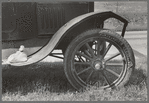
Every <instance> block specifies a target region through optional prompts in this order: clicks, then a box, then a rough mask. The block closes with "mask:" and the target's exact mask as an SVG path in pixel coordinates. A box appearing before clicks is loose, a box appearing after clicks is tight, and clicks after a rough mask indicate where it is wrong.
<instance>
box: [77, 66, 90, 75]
mask: <svg viewBox="0 0 149 103" xmlns="http://www.w3.org/2000/svg"><path fill="white" fill-rule="evenodd" d="M89 69H91V67H88V68H86V69H84V70H82V71H80V72H79V73H77V75H80V74H82V73H84V72H85V71H88V70H89Z"/></svg>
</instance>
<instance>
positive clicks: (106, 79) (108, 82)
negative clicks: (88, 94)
mask: <svg viewBox="0 0 149 103" xmlns="http://www.w3.org/2000/svg"><path fill="white" fill-rule="evenodd" d="M102 75H103V77H104V79H105V81H106V82H107V84H108V85H110V81H109V80H108V78H107V76H106V75H105V73H104V71H102Z"/></svg>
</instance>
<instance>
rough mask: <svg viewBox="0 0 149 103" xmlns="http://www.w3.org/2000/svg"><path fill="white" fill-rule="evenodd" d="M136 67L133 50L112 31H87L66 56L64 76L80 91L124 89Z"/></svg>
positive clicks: (69, 49)
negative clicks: (96, 88)
mask: <svg viewBox="0 0 149 103" xmlns="http://www.w3.org/2000/svg"><path fill="white" fill-rule="evenodd" d="M103 48H104V50H103ZM134 67H135V59H134V53H133V50H132V48H131V46H130V45H129V44H128V42H127V41H126V40H125V39H124V38H123V37H122V36H120V35H119V34H117V33H115V32H113V31H111V30H101V29H93V30H88V31H86V32H84V33H82V34H80V35H79V36H77V37H76V38H75V39H74V40H73V41H72V42H71V43H70V45H69V46H68V48H67V50H66V52H65V58H64V70H65V74H66V77H67V79H68V80H69V82H70V83H71V84H72V86H73V87H74V88H76V89H77V90H79V89H82V88H86V87H90V86H95V87H98V88H99V89H107V88H115V87H121V86H124V85H125V84H126V83H127V81H128V80H129V78H130V76H131V73H132V71H133V69H134Z"/></svg>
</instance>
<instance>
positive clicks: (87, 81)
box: [86, 70, 93, 83]
mask: <svg viewBox="0 0 149 103" xmlns="http://www.w3.org/2000/svg"><path fill="white" fill-rule="evenodd" d="M92 74H93V70H92V71H91V73H90V74H89V76H88V77H87V79H86V83H87V82H88V81H89V79H90V78H91V76H92Z"/></svg>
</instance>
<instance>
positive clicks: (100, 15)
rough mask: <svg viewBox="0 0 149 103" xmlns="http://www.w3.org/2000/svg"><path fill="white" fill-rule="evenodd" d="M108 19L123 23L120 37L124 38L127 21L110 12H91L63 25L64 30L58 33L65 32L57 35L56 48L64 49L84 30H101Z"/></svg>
mask: <svg viewBox="0 0 149 103" xmlns="http://www.w3.org/2000/svg"><path fill="white" fill-rule="evenodd" d="M109 18H116V19H118V20H120V21H121V22H123V23H124V28H123V31H122V34H121V35H122V36H124V32H125V29H126V26H127V24H128V20H126V19H125V18H123V17H122V16H120V15H117V14H115V13H113V12H111V11H107V12H92V13H88V14H85V15H81V16H79V17H76V18H75V19H72V20H71V21H70V22H68V23H66V24H65V25H64V26H66V27H65V28H63V29H60V30H59V31H60V32H61V31H65V32H63V34H62V35H60V34H58V35H60V36H59V37H60V39H59V41H58V43H57V48H66V47H67V45H69V43H70V42H71V41H72V39H74V38H75V37H76V36H77V35H79V34H80V33H82V32H84V31H86V30H90V29H94V28H103V25H104V21H105V20H106V19H109Z"/></svg>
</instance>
